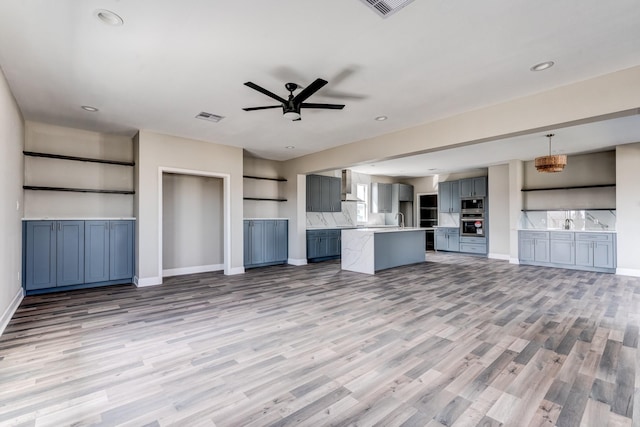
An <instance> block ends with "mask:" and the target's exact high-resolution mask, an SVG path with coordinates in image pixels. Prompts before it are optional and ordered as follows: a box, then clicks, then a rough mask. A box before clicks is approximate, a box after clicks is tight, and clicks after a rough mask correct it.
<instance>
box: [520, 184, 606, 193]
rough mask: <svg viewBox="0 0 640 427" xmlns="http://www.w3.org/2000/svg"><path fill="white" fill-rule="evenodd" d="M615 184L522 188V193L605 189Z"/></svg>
mask: <svg viewBox="0 0 640 427" xmlns="http://www.w3.org/2000/svg"><path fill="white" fill-rule="evenodd" d="M615 186H616V185H615V184H597V185H576V186H573V187H549V188H523V189H522V190H521V191H522V192H529V191H557V190H579V189H585V188H606V187H615Z"/></svg>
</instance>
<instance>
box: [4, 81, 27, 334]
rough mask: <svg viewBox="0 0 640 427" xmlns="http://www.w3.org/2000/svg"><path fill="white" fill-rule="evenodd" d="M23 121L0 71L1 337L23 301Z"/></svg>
mask: <svg viewBox="0 0 640 427" xmlns="http://www.w3.org/2000/svg"><path fill="white" fill-rule="evenodd" d="M23 146H24V120H23V118H22V114H21V112H20V109H19V108H18V104H17V103H16V101H15V99H14V97H13V94H12V93H11V89H10V88H9V84H8V83H7V80H6V79H5V77H4V74H3V73H2V70H0V170H2V179H0V198H1V199H2V203H0V235H1V236H2V238H1V239H0V335H1V334H2V332H3V331H4V328H5V327H6V325H7V323H9V320H11V316H13V313H14V311H15V310H16V308H17V306H18V304H19V303H20V301H21V299H22V286H21V282H20V274H21V270H22V216H23V207H22V206H23V190H22V185H23V184H22V180H23V176H24V161H23V159H22V150H23Z"/></svg>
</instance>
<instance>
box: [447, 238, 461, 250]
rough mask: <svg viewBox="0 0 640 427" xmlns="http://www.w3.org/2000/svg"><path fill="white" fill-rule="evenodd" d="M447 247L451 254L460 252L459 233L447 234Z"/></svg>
mask: <svg viewBox="0 0 640 427" xmlns="http://www.w3.org/2000/svg"><path fill="white" fill-rule="evenodd" d="M447 237H448V238H449V239H448V242H447V244H448V245H449V250H450V251H452V252H460V234H459V233H449V234H447Z"/></svg>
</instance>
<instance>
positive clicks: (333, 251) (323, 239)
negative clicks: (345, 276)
mask: <svg viewBox="0 0 640 427" xmlns="http://www.w3.org/2000/svg"><path fill="white" fill-rule="evenodd" d="M341 235H342V232H341V230H340V229H325V230H307V259H308V260H309V261H311V262H314V261H324V260H327V259H335V258H339V257H340V255H341V253H342V238H341Z"/></svg>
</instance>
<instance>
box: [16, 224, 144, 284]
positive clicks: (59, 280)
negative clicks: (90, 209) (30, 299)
mask: <svg viewBox="0 0 640 427" xmlns="http://www.w3.org/2000/svg"><path fill="white" fill-rule="evenodd" d="M23 234H24V237H23V239H24V252H23V266H24V267H23V268H24V282H23V285H24V287H25V290H26V291H27V294H33V293H43V292H52V291H56V290H67V289H76V288H81V287H89V286H100V285H108V284H117V283H130V282H131V281H132V280H133V275H134V253H133V242H134V223H133V221H130V220H122V221H120V220H118V221H109V220H105V221H84V220H63V221H25V222H24V223H23Z"/></svg>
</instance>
